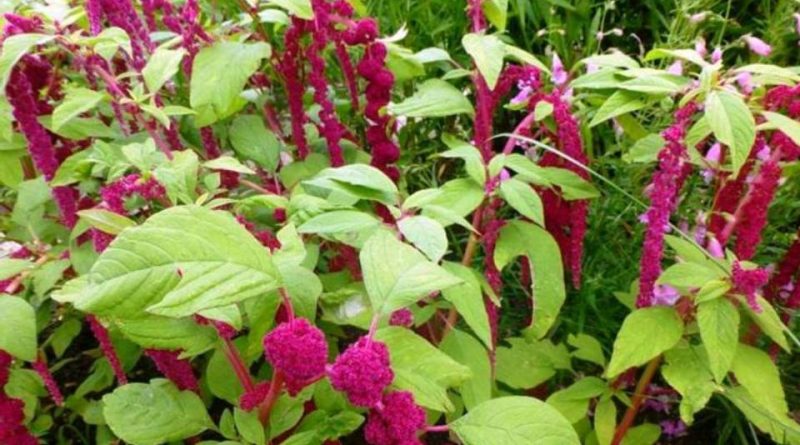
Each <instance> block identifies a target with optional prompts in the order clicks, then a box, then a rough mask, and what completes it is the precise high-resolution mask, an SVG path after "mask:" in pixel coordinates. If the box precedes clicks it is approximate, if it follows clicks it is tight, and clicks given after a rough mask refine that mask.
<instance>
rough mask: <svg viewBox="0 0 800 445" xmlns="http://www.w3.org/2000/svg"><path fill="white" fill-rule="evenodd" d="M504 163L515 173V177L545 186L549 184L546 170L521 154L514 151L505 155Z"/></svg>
mask: <svg viewBox="0 0 800 445" xmlns="http://www.w3.org/2000/svg"><path fill="white" fill-rule="evenodd" d="M504 164H505V166H506V167H508V168H510V169H511V170H513V171H514V172H515V173H517V179H521V180H523V181H525V182H529V183H531V184H535V185H540V186H545V187H549V186H550V185H551V184H550V180H548V179H547V175H548V172H547V170H546V169H545V168H544V167H540V166H539V165H537V164H535V163H534V162H533V161H532V160H530V159H528V158H527V157H525V156H523V155H521V154H516V153H515V154H510V155H508V156H506V159H505V163H504Z"/></svg>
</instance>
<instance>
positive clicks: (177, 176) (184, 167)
mask: <svg viewBox="0 0 800 445" xmlns="http://www.w3.org/2000/svg"><path fill="white" fill-rule="evenodd" d="M199 169H200V160H199V159H198V157H197V154H196V153H195V152H194V151H192V150H183V151H175V152H172V159H171V160H170V161H169V162H168V163H165V164H161V165H159V166H158V167H156V169H155V171H153V174H154V175H155V177H156V179H158V182H160V183H161V184H163V185H164V188H166V189H167V197H168V198H169V200H170V201H171V202H173V203H183V204H191V203H193V202H195V199H196V195H197V192H196V191H195V189H196V188H197V172H198V170H199Z"/></svg>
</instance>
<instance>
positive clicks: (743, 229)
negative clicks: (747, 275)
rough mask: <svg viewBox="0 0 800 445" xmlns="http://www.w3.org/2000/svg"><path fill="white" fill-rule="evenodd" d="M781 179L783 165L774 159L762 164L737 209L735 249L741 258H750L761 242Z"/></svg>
mask: <svg viewBox="0 0 800 445" xmlns="http://www.w3.org/2000/svg"><path fill="white" fill-rule="evenodd" d="M780 180H781V167H780V165H778V162H777V161H776V160H774V159H770V160H768V161H767V162H765V163H764V164H762V165H761V169H760V170H759V172H758V176H756V178H755V180H753V183H752V184H750V191H749V192H748V194H747V197H746V198H745V199H746V201H745V202H743V203H742V209H741V211H737V214H738V215H737V216H736V217H737V218H739V219H740V220H739V221H737V224H736V246H735V248H734V251H735V252H736V255H737V256H738V257H739V259H741V260H749V259H750V258H752V257H753V255H755V253H756V248H757V247H758V245H759V244H760V243H761V231H762V230H763V229H764V227H765V226H766V225H767V211H768V210H769V205H770V203H772V200H773V199H774V198H775V193H776V192H777V190H778V185H779V184H780Z"/></svg>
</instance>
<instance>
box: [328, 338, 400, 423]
mask: <svg viewBox="0 0 800 445" xmlns="http://www.w3.org/2000/svg"><path fill="white" fill-rule="evenodd" d="M328 378H330V381H331V385H332V386H333V388H334V389H336V390H337V391H342V392H344V393H345V394H346V395H347V399H348V400H350V403H352V404H353V405H355V406H360V407H362V408H372V407H375V406H376V405H377V404H378V403H379V402H380V401H381V398H382V397H383V390H384V389H386V387H387V386H389V385H390V384H391V383H392V380H394V373H393V372H392V368H391V364H390V362H389V350H388V349H387V348H386V345H384V344H383V343H380V342H377V341H374V340H373V339H371V338H369V337H366V336H365V337H361V338H360V339H358V341H357V342H355V343H354V344H352V345H350V347H348V348H347V350H346V351H344V353H342V354H341V355H340V356H339V357H338V358H337V359H336V362H335V363H334V364H333V366H331V368H330V370H329V371H328Z"/></svg>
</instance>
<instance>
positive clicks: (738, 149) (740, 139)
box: [705, 91, 756, 177]
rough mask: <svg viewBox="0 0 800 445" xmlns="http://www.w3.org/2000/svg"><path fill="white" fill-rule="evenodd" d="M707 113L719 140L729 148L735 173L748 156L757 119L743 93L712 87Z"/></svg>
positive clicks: (706, 104)
mask: <svg viewBox="0 0 800 445" xmlns="http://www.w3.org/2000/svg"><path fill="white" fill-rule="evenodd" d="M705 111H706V112H705V117H706V120H708V125H709V127H711V131H713V132H714V136H716V138H717V140H719V141H720V142H722V143H723V144H725V145H726V146H728V148H729V149H730V156H731V163H732V164H733V176H734V177H735V176H736V175H738V174H739V170H740V169H741V168H742V166H743V165H744V163H745V161H746V160H747V157H748V155H749V154H750V150H751V148H752V147H753V143H754V142H755V140H756V121H755V119H753V114H752V113H750V109H749V108H747V104H745V103H744V101H743V100H742V98H741V97H739V96H737V95H735V94H733V93H731V92H728V91H712V92H711V93H709V94H708V97H706V103H705Z"/></svg>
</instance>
